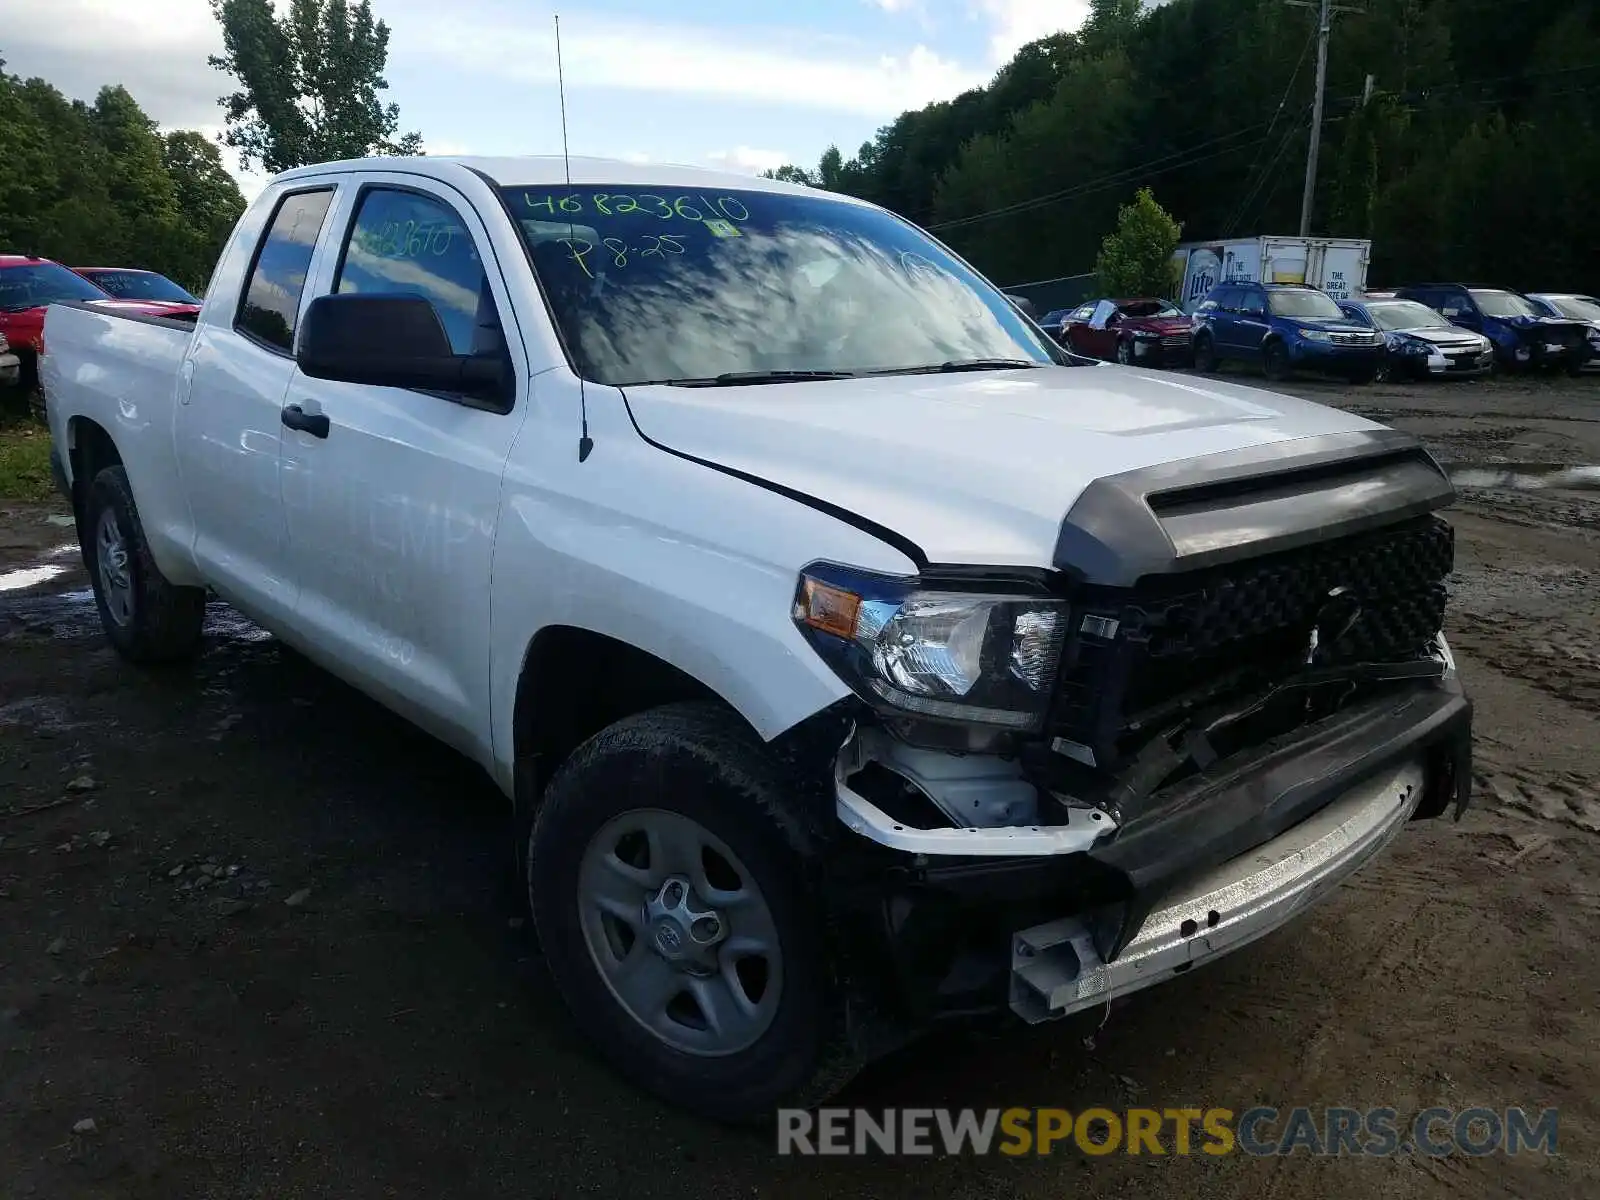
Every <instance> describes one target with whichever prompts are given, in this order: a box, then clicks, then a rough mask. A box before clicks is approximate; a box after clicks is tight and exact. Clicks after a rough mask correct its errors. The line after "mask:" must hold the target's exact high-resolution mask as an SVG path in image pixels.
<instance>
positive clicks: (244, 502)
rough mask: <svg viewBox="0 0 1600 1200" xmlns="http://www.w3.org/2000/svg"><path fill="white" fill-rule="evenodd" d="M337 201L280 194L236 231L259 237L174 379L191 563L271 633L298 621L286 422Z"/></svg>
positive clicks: (325, 186) (319, 188)
mask: <svg viewBox="0 0 1600 1200" xmlns="http://www.w3.org/2000/svg"><path fill="white" fill-rule="evenodd" d="M336 195H337V187H336V186H335V185H334V184H332V183H319V184H316V185H307V186H305V187H303V188H299V189H295V190H293V191H288V192H285V193H284V194H283V195H282V196H281V197H280V198H279V199H278V201H277V202H276V204H274V205H273V207H272V208H271V210H270V215H269V216H268V217H267V218H266V220H265V222H264V224H263V225H262V226H261V228H260V229H258V230H256V231H254V232H253V234H252V232H251V231H247V230H241V231H240V235H241V237H245V238H251V237H253V239H254V245H253V247H251V248H248V249H247V248H243V247H238V246H236V247H234V248H233V249H234V252H235V253H236V254H237V255H238V256H239V257H240V258H241V259H245V261H246V262H247V264H248V265H247V266H246V267H245V269H244V272H243V274H242V276H240V275H237V274H234V275H232V276H231V277H230V278H228V279H226V280H221V279H219V280H218V281H217V286H218V287H226V288H227V289H228V291H227V293H226V295H225V296H224V297H223V299H224V301H225V302H224V303H220V304H218V305H215V306H214V307H215V309H216V314H215V315H213V314H212V313H211V311H210V310H208V311H207V313H206V315H205V318H204V319H203V320H202V322H201V323H200V324H199V325H198V326H197V327H196V330H195V337H194V340H193V342H192V343H191V346H190V350H189V356H188V358H187V359H186V360H185V361H184V362H183V364H182V366H180V367H179V370H178V389H177V399H178V405H177V415H176V418H175V439H174V445H175V451H176V456H177V462H178V471H179V474H180V476H181V478H182V480H183V489H184V493H185V495H186V496H187V497H188V501H189V513H190V519H191V521H192V522H193V528H194V543H193V546H194V557H195V560H196V562H197V563H198V564H199V566H200V569H201V572H202V574H203V575H204V576H205V578H206V579H207V580H208V581H209V582H210V583H211V585H212V586H213V587H214V588H216V590H217V591H218V592H219V593H220V594H221V595H222V596H224V597H225V598H226V599H228V600H230V601H232V602H233V603H234V604H236V605H238V606H239V608H241V609H242V610H243V611H245V612H247V613H249V614H250V615H251V616H253V617H255V618H257V619H258V620H260V621H262V622H264V623H266V624H268V625H272V626H274V627H275V628H282V627H283V626H284V625H285V624H287V623H288V622H289V620H290V619H291V618H292V615H293V612H294V582H293V580H292V578H291V577H290V575H289V572H288V570H287V566H288V564H287V546H286V540H285V533H286V531H285V526H284V519H283V499H282V488H281V486H280V484H279V480H278V470H279V461H278V450H279V441H280V435H281V432H282V428H283V427H282V425H280V424H279V415H280V412H281V410H282V408H283V396H284V392H285V391H286V389H287V388H288V386H289V379H290V377H291V376H292V375H293V374H294V369H295V368H294V358H293V357H292V354H293V347H294V337H295V330H296V328H297V326H298V323H299V319H300V312H301V309H302V301H303V300H304V298H305V297H304V292H305V284H306V276H307V275H308V274H309V272H310V270H311V263H312V259H313V256H314V255H315V253H316V250H317V247H318V244H319V242H320V241H321V240H322V239H323V237H324V235H325V233H326V229H327V224H328V222H327V216H328V212H329V210H330V208H331V207H332V205H333V203H334V200H335V197H336ZM246 255H248V258H245V256H246Z"/></svg>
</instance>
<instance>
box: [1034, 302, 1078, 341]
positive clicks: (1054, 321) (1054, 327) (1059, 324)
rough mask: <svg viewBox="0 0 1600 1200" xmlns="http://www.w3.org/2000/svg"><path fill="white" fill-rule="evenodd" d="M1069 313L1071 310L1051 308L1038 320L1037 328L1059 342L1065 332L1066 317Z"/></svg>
mask: <svg viewBox="0 0 1600 1200" xmlns="http://www.w3.org/2000/svg"><path fill="white" fill-rule="evenodd" d="M1071 312H1072V309H1070V308H1052V309H1051V310H1050V311H1049V312H1047V313H1045V315H1044V316H1043V317H1041V318H1040V319H1039V328H1040V329H1043V330H1044V331H1045V332H1046V333H1048V334H1049V335H1050V336H1051V337H1053V338H1055V339H1056V341H1058V342H1059V341H1060V340H1061V338H1062V336H1063V334H1064V331H1065V326H1066V323H1067V317H1068V315H1069V314H1070V313H1071Z"/></svg>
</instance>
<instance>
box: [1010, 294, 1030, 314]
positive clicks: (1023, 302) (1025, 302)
mask: <svg viewBox="0 0 1600 1200" xmlns="http://www.w3.org/2000/svg"><path fill="white" fill-rule="evenodd" d="M1006 299H1007V300H1009V301H1011V305H1012V307H1013V308H1015V309H1016V310H1017V311H1018V312H1019V313H1021V314H1022V315H1023V316H1025V317H1031V316H1033V314H1034V308H1033V301H1032V300H1029V299H1028V298H1027V297H1026V296H1013V295H1012V294H1011V293H1010V292H1007V293H1006Z"/></svg>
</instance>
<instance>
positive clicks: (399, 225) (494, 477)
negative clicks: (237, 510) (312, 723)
mask: <svg viewBox="0 0 1600 1200" xmlns="http://www.w3.org/2000/svg"><path fill="white" fill-rule="evenodd" d="M341 224H342V226H343V227H342V228H341V229H340V230H339V231H338V236H339V237H340V239H341V246H340V250H339V252H338V253H337V254H330V255H328V256H327V257H328V259H329V266H328V269H327V270H326V271H319V272H318V279H317V281H316V285H315V290H316V291H317V292H319V293H332V292H360V293H362V294H363V295H370V294H374V293H382V292H386V291H387V292H400V293H407V294H411V295H421V296H423V297H425V298H426V299H428V300H429V301H431V302H432V304H433V306H434V310H435V311H436V312H437V313H438V315H439V319H440V321H441V323H442V324H443V325H444V328H445V330H446V332H447V333H448V335H449V338H450V341H451V345H452V348H453V349H454V351H455V352H456V353H457V354H478V353H483V354H506V353H507V352H508V351H507V347H509V348H510V350H511V359H512V363H513V366H514V369H515V374H516V377H517V380H518V383H517V390H516V396H515V398H514V399H513V398H511V397H508V398H507V401H506V404H505V405H503V406H500V407H501V408H503V409H505V411H497V410H496V409H495V408H491V407H489V406H486V405H484V403H483V402H482V401H477V400H470V399H468V398H466V397H463V396H459V395H451V394H445V393H439V392H423V391H414V390H410V389H405V388H393V387H376V386H371V385H365V384H347V383H337V382H330V381H328V380H321V379H312V378H309V377H307V376H304V375H302V374H300V373H299V372H298V371H297V372H296V373H295V375H294V378H293V379H292V380H291V381H290V384H289V389H288V393H287V395H286V396H285V400H286V411H287V410H288V408H289V407H292V406H299V408H300V410H301V412H302V413H303V414H308V415H312V416H325V417H326V418H327V429H326V434H327V436H326V437H319V436H315V435H314V434H313V433H312V432H307V431H304V430H295V429H287V428H286V429H285V430H284V435H283V500H284V513H285V517H286V520H287V525H288V537H289V546H290V563H291V565H292V568H293V573H294V577H295V581H296V583H297V584H298V587H299V601H298V607H297V613H296V618H297V624H298V625H299V627H300V628H301V629H302V630H303V631H305V632H306V633H307V635H308V636H309V637H311V638H313V639H315V641H316V642H317V643H320V644H322V645H325V646H329V647H334V648H336V654H335V657H336V659H337V663H336V669H337V670H339V672H340V673H341V674H344V675H346V676H347V677H349V678H350V680H351V682H353V683H355V684H356V685H357V686H359V687H362V688H364V689H365V690H368V691H370V692H372V693H373V694H375V695H377V696H379V697H380V698H382V699H384V700H385V701H386V702H387V703H389V704H390V705H391V706H392V707H395V708H396V709H398V710H400V711H401V712H403V713H405V714H406V715H408V716H409V717H411V718H412V719H413V720H415V721H416V722H417V723H419V724H421V725H422V726H424V727H425V728H428V729H430V730H431V731H432V732H434V733H435V734H437V735H438V736H440V737H441V738H443V739H444V740H446V741H447V742H450V743H451V744H453V745H455V746H457V747H458V748H459V749H461V750H463V751H465V752H467V753H469V754H471V755H473V756H474V757H478V758H479V759H480V760H486V758H487V755H488V753H489V750H490V747H489V746H488V745H487V744H486V743H485V742H484V739H485V738H486V737H487V733H488V729H489V721H488V720H487V717H486V714H487V712H488V706H489V666H490V664H489V644H490V637H489V569H490V556H491V552H492V550H493V547H494V535H495V529H496V525H497V523H498V520H499V510H500V480H501V476H502V474H503V472H504V467H505V462H506V459H507V457H508V455H509V453H510V450H511V445H512V442H513V441H514V440H515V438H516V434H517V429H518V427H519V426H520V425H521V424H522V421H523V418H524V417H525V415H526V413H527V405H526V402H525V401H526V393H527V379H528V376H527V366H526V362H525V360H524V359H523V358H522V350H521V347H522V340H521V338H520V336H519V335H518V333H517V331H516V329H515V326H514V325H513V323H512V322H513V319H514V315H513V313H512V310H511V303H510V299H509V297H508V295H507V293H506V290H505V286H504V281H503V280H502V278H501V275H500V271H499V268H498V265H497V264H496V263H495V261H494V259H493V257H492V256H491V255H488V254H486V253H485V250H486V248H487V247H488V245H489V239H488V234H487V231H486V230H485V229H484V228H483V226H482V224H481V222H479V220H478V218H477V216H476V214H475V213H473V211H472V209H471V207H470V206H468V205H466V204H464V203H463V202H462V198H461V197H460V195H459V194H458V193H456V192H455V191H454V190H453V189H451V188H450V187H449V186H448V185H444V184H438V183H434V182H432V181H426V180H421V179H418V178H416V177H413V176H389V175H384V174H372V175H369V176H365V177H362V178H361V179H360V180H359V191H358V192H357V194H356V196H355V199H354V202H353V204H352V205H351V206H350V208H349V210H348V213H347V216H346V219H345V220H344V221H343V222H341ZM502 322H504V326H503V327H502Z"/></svg>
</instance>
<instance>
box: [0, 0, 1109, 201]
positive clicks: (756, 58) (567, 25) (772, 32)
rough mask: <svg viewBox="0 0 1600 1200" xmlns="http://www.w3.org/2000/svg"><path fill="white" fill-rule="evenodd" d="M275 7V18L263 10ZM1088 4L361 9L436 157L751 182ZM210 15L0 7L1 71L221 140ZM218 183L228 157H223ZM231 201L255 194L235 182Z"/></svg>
mask: <svg viewBox="0 0 1600 1200" xmlns="http://www.w3.org/2000/svg"><path fill="white" fill-rule="evenodd" d="M277 2H278V4H279V5H280V7H285V6H286V3H287V0H277ZM1088 9H1089V0H802V2H801V3H794V2H793V0H719V2H718V3H715V4H709V3H701V2H697V0H681V2H680V3H677V4H672V5H668V4H662V3H660V0H553V2H552V0H531V2H530V0H374V2H373V11H374V13H375V15H377V16H378V17H379V18H381V19H382V20H384V21H386V22H387V23H388V25H389V28H390V30H391V37H390V42H389V65H388V70H387V76H388V80H389V91H388V95H387V98H388V99H390V100H394V101H396V102H398V103H399V105H400V117H401V129H400V131H401V132H405V131H408V130H412V129H416V130H419V131H420V132H421V133H422V135H423V139H424V147H425V149H427V150H428V151H430V152H432V153H435V154H547V153H559V152H560V149H561V123H560V109H559V103H558V95H557V90H556V70H555V66H556V58H555V41H554V36H553V24H552V21H551V16H552V14H553V13H556V12H559V13H560V15H561V46H562V60H563V63H564V69H565V75H566V93H567V131H568V138H569V142H570V148H571V151H572V153H574V154H593V155H601V156H606V157H615V158H629V159H633V160H636V161H652V162H673V163H689V164H695V165H700V166H714V167H722V168H725V169H729V170H735V171H743V172H749V173H755V172H759V171H762V170H765V169H767V168H769V167H776V166H779V165H780V164H782V163H785V162H795V163H799V164H801V165H803V166H807V167H811V166H814V165H815V164H816V161H817V158H818V156H819V155H820V154H821V153H822V151H823V150H824V149H826V148H827V147H828V145H829V144H837V145H838V146H839V147H840V148H841V149H842V150H843V151H844V153H845V156H846V157H847V158H848V157H849V156H850V155H851V154H853V153H854V151H855V149H856V148H857V147H858V146H860V144H861V143H862V142H863V141H866V140H868V139H870V138H871V137H872V135H873V133H874V132H875V131H876V130H877V129H878V128H879V127H880V126H882V125H885V124H887V123H888V122H890V121H892V120H893V119H894V118H895V117H896V116H897V115H899V114H900V113H901V112H902V111H904V110H905V109H907V108H919V107H921V106H922V105H924V104H927V103H929V102H930V101H934V100H941V99H948V98H950V97H952V96H955V95H957V94H959V93H960V92H962V91H965V90H966V89H968V88H971V87H976V86H979V85H981V84H984V83H986V82H988V80H989V79H990V78H991V77H992V76H993V74H994V72H995V70H996V69H997V68H999V67H1000V66H1002V65H1003V64H1004V63H1005V62H1006V61H1007V60H1008V59H1009V58H1010V57H1011V55H1012V54H1013V53H1014V52H1015V51H1016V49H1017V48H1018V47H1019V46H1021V45H1023V44H1024V43H1025V42H1028V41H1031V40H1033V39H1034V38H1038V37H1041V36H1043V35H1045V34H1047V33H1052V32H1055V31H1057V30H1060V29H1075V28H1077V27H1078V25H1080V24H1081V23H1082V22H1083V20H1084V19H1085V17H1086V15H1087V13H1088ZM221 49H222V38H221V33H220V32H219V30H218V27H217V25H216V22H215V20H214V19H213V17H212V15H211V8H210V4H209V0H0V58H4V59H5V62H6V70H7V71H9V72H11V73H13V74H20V75H23V76H33V75H38V76H42V77H43V78H45V79H47V80H49V81H50V82H51V83H53V84H55V86H56V87H58V88H60V89H61V90H62V91H63V92H65V93H66V94H67V95H68V96H69V97H71V98H74V99H83V100H92V99H93V98H94V95H95V93H96V92H97V91H98V90H99V89H100V87H101V86H102V85H104V84H109V83H121V84H122V85H123V86H124V87H126V88H127V89H128V91H129V92H131V93H132V94H133V96H134V98H135V99H137V100H138V101H139V103H140V104H141V105H142V106H143V107H144V109H145V111H146V112H148V113H149V114H150V116H151V117H152V118H153V119H155V120H156V121H158V122H159V123H160V124H161V125H162V127H163V128H168V129H171V128H189V129H201V130H204V131H205V132H207V133H208V134H212V135H215V134H216V133H217V132H219V130H220V128H221V109H220V108H219V107H218V105H217V98H218V97H219V96H221V95H222V94H223V93H224V92H226V91H229V90H231V86H230V84H231V81H230V80H229V78H228V77H227V76H225V75H223V74H221V73H220V72H218V71H215V70H213V69H212V68H211V67H209V66H208V65H207V64H206V58H207V56H208V55H210V54H216V53H220V52H221ZM224 153H225V157H227V158H228V159H229V161H230V163H231V165H233V166H234V167H237V165H238V164H237V163H236V162H233V161H232V157H231V152H228V151H225V152H224ZM240 182H241V186H242V187H243V189H244V191H245V193H246V195H247V196H251V195H254V193H255V192H256V191H258V190H259V189H260V187H261V184H262V182H263V180H262V179H261V178H260V177H258V176H252V175H246V174H242V173H241V175H240Z"/></svg>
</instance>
